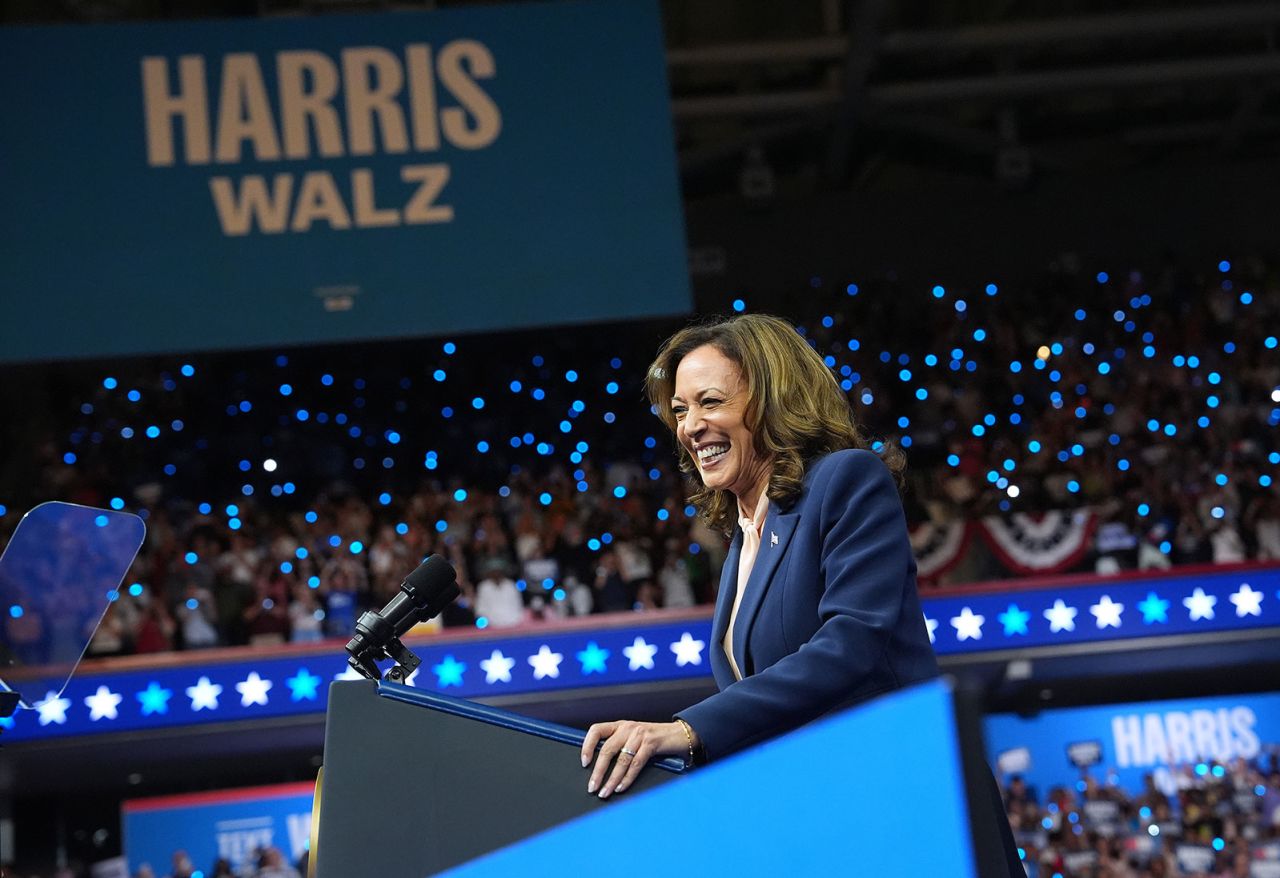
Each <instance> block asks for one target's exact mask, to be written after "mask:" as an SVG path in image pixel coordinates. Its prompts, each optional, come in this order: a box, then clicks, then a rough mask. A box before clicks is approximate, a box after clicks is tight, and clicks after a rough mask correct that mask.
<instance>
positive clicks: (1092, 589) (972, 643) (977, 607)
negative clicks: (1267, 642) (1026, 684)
mask: <svg viewBox="0 0 1280 878" xmlns="http://www.w3.org/2000/svg"><path fill="white" fill-rule="evenodd" d="M923 603H924V615H925V624H926V625H927V626H928V628H929V638H930V640H931V641H932V643H933V648H934V651H935V652H937V653H938V654H939V655H954V654H957V653H976V652H990V651H992V650H1005V649H1020V648H1024V647H1035V646H1058V645H1061V644H1068V643H1092V642H1098V641H1104V640H1128V639H1134V638H1147V637H1163V636H1166V635H1173V634H1201V633H1205V634H1207V633H1214V632H1221V631H1238V630H1242V629H1249V628H1268V627H1271V626H1274V625H1280V568H1274V567H1248V568H1240V569H1235V570H1230V571H1223V572H1217V571H1212V572H1207V573H1206V572H1195V573H1185V574H1176V573H1168V572H1166V573H1162V574H1160V575H1155V576H1137V577H1132V578H1115V579H1098V578H1090V579H1087V580H1080V581H1078V582H1065V583H1063V584H1061V585H1046V586H1043V587H1032V588H1028V587H1025V586H1024V587H1023V588H1020V589H1018V590H1016V591H1015V590H1008V591H991V592H969V593H962V594H957V595H956V596H954V597H951V596H948V597H933V598H928V599H926V600H925V601H924V602H923Z"/></svg>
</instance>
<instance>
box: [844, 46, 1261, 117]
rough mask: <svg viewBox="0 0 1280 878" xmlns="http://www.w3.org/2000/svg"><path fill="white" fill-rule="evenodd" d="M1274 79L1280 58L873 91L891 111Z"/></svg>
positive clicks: (909, 85) (1163, 64) (1060, 73)
mask: <svg viewBox="0 0 1280 878" xmlns="http://www.w3.org/2000/svg"><path fill="white" fill-rule="evenodd" d="M1274 76H1280V54H1275V55H1272V54H1258V55H1246V56H1243V57H1240V56H1231V57H1219V58H1197V59H1194V60H1190V61H1162V62H1144V63H1140V64H1118V65H1111V66H1106V67H1088V68H1082V69H1073V70H1046V71H1036V72H1030V73H1009V74H1000V75H996V76H979V77H958V78H954V79H935V80H926V81H923V82H899V83H890V84H886V85H877V86H872V87H871V88H870V89H869V94H870V99H871V101H872V103H873V104H874V105H875V106H877V107H880V108H886V107H904V106H916V105H920V104H931V103H944V102H948V101H960V100H1016V99H1019V98H1032V97H1044V96H1046V95H1052V94H1061V93H1064V92H1073V91H1089V90H1096V89H1108V88H1134V87H1149V86H1154V85H1175V84H1181V83H1188V82H1211V81H1214V80H1232V79H1248V78H1250V77H1274Z"/></svg>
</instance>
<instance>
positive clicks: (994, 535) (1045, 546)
mask: <svg viewBox="0 0 1280 878" xmlns="http://www.w3.org/2000/svg"><path fill="white" fill-rule="evenodd" d="M1097 526H1098V519H1097V516H1095V515H1094V514H1093V513H1092V512H1090V511H1089V510H1087V509H1077V510H1071V511H1057V512H1046V513H1042V514H1039V515H1030V514H1026V513H1014V514H1013V515H1009V516H1004V517H1001V516H995V515H993V516H988V517H987V518H984V519H982V522H981V528H980V529H981V533H982V537H983V540H984V541H985V542H986V544H987V546H988V547H990V549H991V551H992V552H993V553H994V554H995V556H996V557H997V558H998V559H999V560H1000V562H1001V563H1002V564H1004V566H1005V567H1006V568H1008V570H1009V571H1010V572H1011V573H1017V574H1019V575H1022V576H1033V575H1036V574H1043V573H1061V572H1063V571H1065V570H1070V569H1071V568H1072V567H1074V566H1075V565H1077V564H1079V563H1080V561H1081V560H1083V559H1084V557H1085V556H1086V555H1087V554H1088V553H1089V551H1090V550H1091V549H1092V548H1093V533H1094V531H1095V530H1096V529H1097Z"/></svg>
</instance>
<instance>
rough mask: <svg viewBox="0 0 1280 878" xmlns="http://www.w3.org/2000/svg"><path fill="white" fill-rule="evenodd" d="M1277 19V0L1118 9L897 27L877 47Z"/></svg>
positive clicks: (1144, 32)
mask: <svg viewBox="0 0 1280 878" xmlns="http://www.w3.org/2000/svg"><path fill="white" fill-rule="evenodd" d="M1278 22H1280V3H1277V2H1268V3H1246V4H1237V5H1223V6H1217V5H1208V6H1202V7H1199V8H1194V9H1164V10H1161V11H1159V12H1124V13H1115V14H1109V15H1093V16H1083V17H1079V18H1055V19H1048V20H1045V21H1022V22H1011V23H1007V24H989V25H974V26H971V27H962V28H948V29H946V30H941V29H939V30H921V31H899V32H897V33H891V34H886V35H885V37H884V41H883V43H882V45H881V51H882V52H884V53H885V54H908V53H910V54H929V53H935V52H970V51H982V50H993V49H1012V48H1018V47H1020V46H1036V45H1045V44H1052V43H1064V42H1073V41H1075V42H1094V41H1097V40H1108V39H1124V38H1129V37H1139V36H1160V35H1166V34H1176V33H1186V32H1190V33H1203V32H1204V31H1210V30H1214V31H1221V30H1232V29H1234V28H1238V27H1244V26H1257V25H1269V24H1275V23H1278Z"/></svg>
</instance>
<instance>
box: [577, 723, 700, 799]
mask: <svg viewBox="0 0 1280 878" xmlns="http://www.w3.org/2000/svg"><path fill="white" fill-rule="evenodd" d="M602 741H603V742H604V743H603V745H601V747H600V753H599V755H598V756H597V757H596V764H595V768H594V769H592V771H591V780H589V781H588V782H587V792H588V793H594V792H595V791H596V790H600V793H599V795H600V798H602V799H607V798H609V796H610V795H612V794H613V793H620V792H622V791H624V790H625V789H626V788H627V787H629V786H631V784H632V783H633V782H634V781H635V779H636V777H637V776H638V775H639V774H640V769H642V768H644V766H645V764H646V763H648V761H649V760H650V759H652V758H653V757H654V756H678V755H685V754H688V752H689V738H688V737H687V736H686V735H685V731H684V727H683V726H681V724H680V723H678V722H672V723H640V722H633V721H631V720H620V721H618V722H611V723H596V724H595V725H593V726H592V727H591V728H589V729H587V738H586V740H585V741H583V742H582V767H583V768H586V767H587V766H588V765H590V764H591V757H592V755H593V754H594V753H595V751H596V745H597V744H600V742H602ZM696 743H697V742H696V741H695V746H696ZM610 766H612V767H613V771H612V772H610V771H609V768H610ZM606 773H608V775H609V777H608V780H605V775H606Z"/></svg>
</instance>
